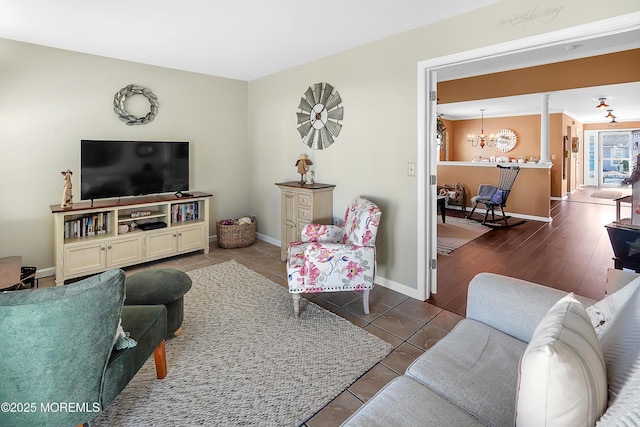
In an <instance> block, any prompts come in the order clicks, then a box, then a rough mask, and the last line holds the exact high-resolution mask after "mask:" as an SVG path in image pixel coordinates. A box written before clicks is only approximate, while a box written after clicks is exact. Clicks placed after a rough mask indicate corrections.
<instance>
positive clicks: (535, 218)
mask: <svg viewBox="0 0 640 427" xmlns="http://www.w3.org/2000/svg"><path fill="white" fill-rule="evenodd" d="M485 212H486V210H485V209H481V208H476V213H480V214H484V213H485ZM505 215H507V216H508V217H511V218H520V219H528V220H531V221H541V222H553V218H551V217H543V216H537V215H525V214H519V213H512V212H505ZM475 217H476V215H475V214H474V218H475Z"/></svg>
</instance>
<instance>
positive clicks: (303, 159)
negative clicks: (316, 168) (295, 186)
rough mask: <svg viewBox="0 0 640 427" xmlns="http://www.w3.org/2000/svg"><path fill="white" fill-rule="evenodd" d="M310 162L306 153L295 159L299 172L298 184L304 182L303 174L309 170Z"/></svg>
mask: <svg viewBox="0 0 640 427" xmlns="http://www.w3.org/2000/svg"><path fill="white" fill-rule="evenodd" d="M312 164H313V162H312V161H311V160H309V158H308V157H307V155H306V154H300V158H299V159H298V160H297V161H296V166H297V167H298V173H299V174H300V184H304V174H305V173H307V171H308V170H309V167H308V166H310V165H312Z"/></svg>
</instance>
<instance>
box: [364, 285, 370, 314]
mask: <svg viewBox="0 0 640 427" xmlns="http://www.w3.org/2000/svg"><path fill="white" fill-rule="evenodd" d="M369 291H370V289H365V290H364V292H363V293H362V307H363V308H364V314H369Z"/></svg>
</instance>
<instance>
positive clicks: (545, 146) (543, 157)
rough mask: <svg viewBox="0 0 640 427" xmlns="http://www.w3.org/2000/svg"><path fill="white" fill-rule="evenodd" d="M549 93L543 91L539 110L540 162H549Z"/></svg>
mask: <svg viewBox="0 0 640 427" xmlns="http://www.w3.org/2000/svg"><path fill="white" fill-rule="evenodd" d="M549 95H550V94H548V93H543V94H541V95H540V97H541V98H542V108H541V112H540V163H542V164H550V163H551V161H550V160H549Z"/></svg>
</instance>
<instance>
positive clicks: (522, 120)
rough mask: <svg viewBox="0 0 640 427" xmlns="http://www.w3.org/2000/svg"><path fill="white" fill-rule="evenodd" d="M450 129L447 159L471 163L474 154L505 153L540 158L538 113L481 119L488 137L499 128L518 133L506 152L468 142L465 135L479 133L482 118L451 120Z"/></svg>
mask: <svg viewBox="0 0 640 427" xmlns="http://www.w3.org/2000/svg"><path fill="white" fill-rule="evenodd" d="M451 127H452V129H453V135H454V138H453V144H451V143H450V145H453V147H454V148H453V149H452V153H453V156H451V155H450V156H449V160H456V161H461V162H470V161H471V160H473V158H474V157H476V156H480V157H483V158H489V157H490V156H496V157H497V156H507V157H510V158H514V159H517V158H518V157H519V156H526V157H527V158H528V157H531V156H534V157H538V158H540V115H528V116H513V117H497V118H490V119H484V133H485V134H486V135H487V136H488V135H490V134H495V133H496V132H497V131H498V130H499V129H511V130H512V131H514V132H515V133H516V135H517V136H518V143H517V144H516V146H515V148H514V149H513V150H511V151H509V152H507V153H503V152H501V151H499V150H498V149H497V148H495V147H484V148H480V146H479V145H478V146H477V147H472V146H470V145H469V143H468V142H467V136H468V135H469V134H474V135H476V136H478V135H480V131H481V120H480V119H470V120H455V121H452V122H451Z"/></svg>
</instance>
